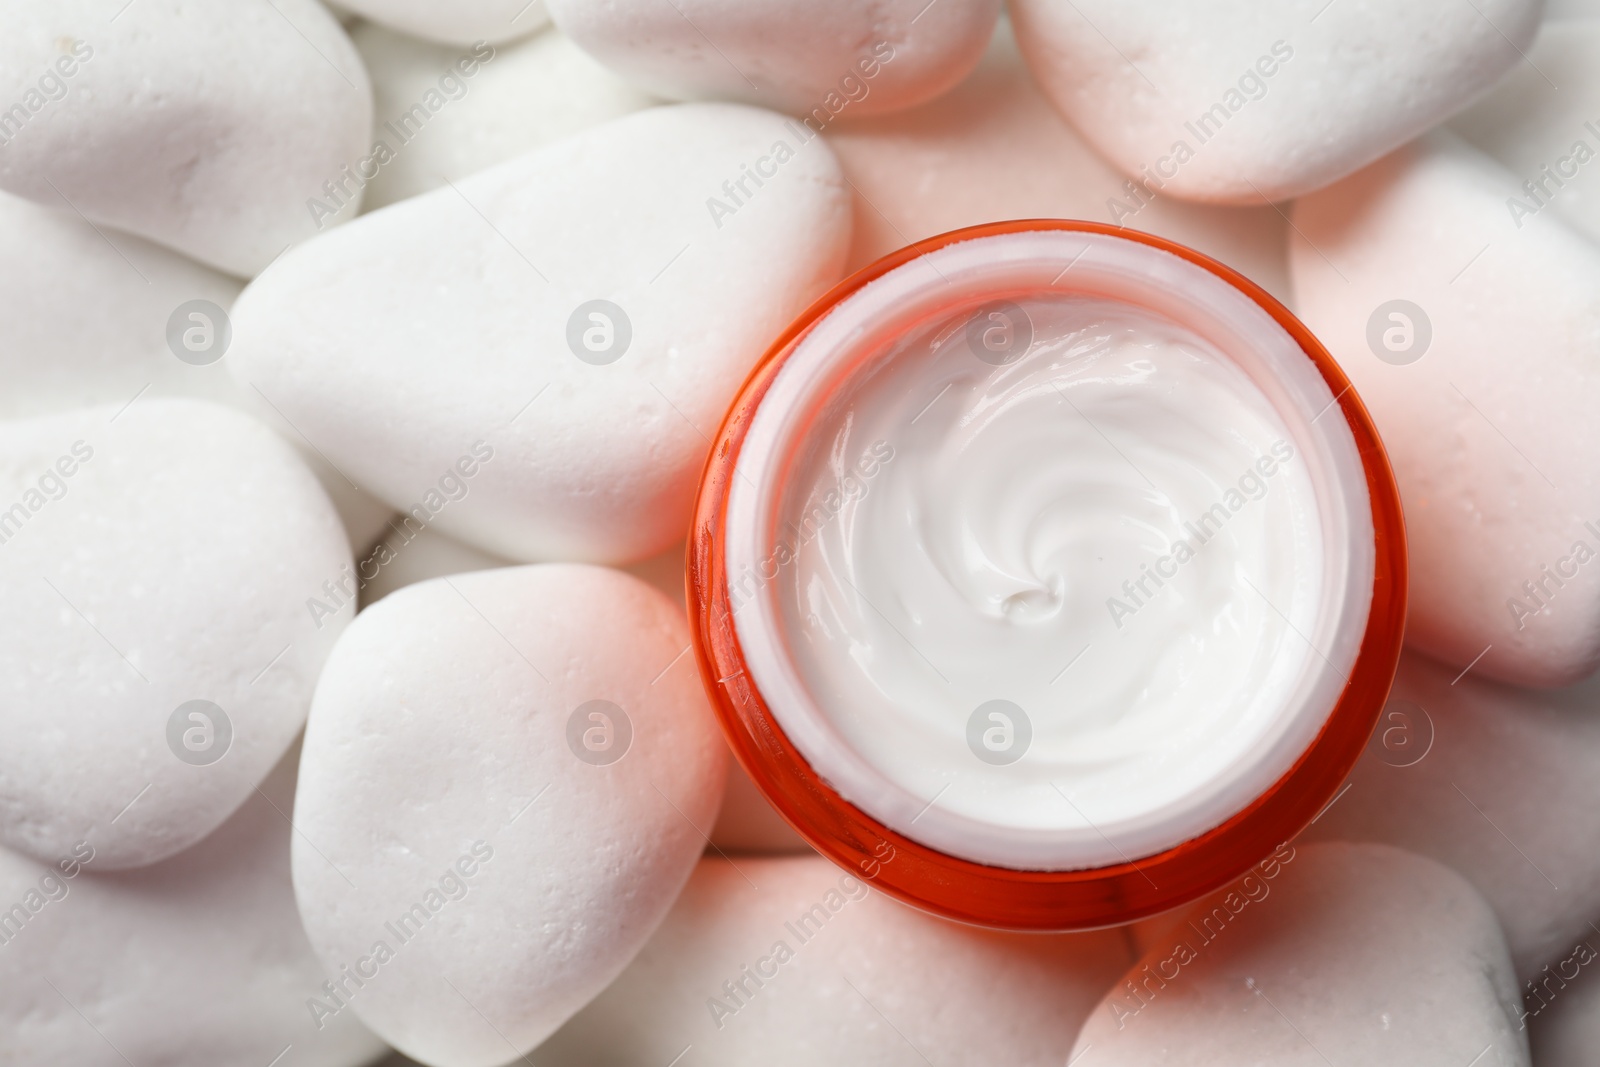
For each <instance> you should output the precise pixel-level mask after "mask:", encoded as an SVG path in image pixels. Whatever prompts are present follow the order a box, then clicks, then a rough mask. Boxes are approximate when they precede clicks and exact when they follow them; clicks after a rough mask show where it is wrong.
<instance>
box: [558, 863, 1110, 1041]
mask: <svg viewBox="0 0 1600 1067" xmlns="http://www.w3.org/2000/svg"><path fill="white" fill-rule="evenodd" d="M1130 958H1131V955H1130V953H1129V949H1128V943H1127V940H1126V939H1125V938H1124V937H1123V935H1122V932H1121V931H1119V930H1101V931H1096V932H1094V933H1087V934H1066V935H1048V934H1046V935H1040V934H1008V933H1002V932H999V931H995V930H982V929H978V928H976V927H971V926H964V925H961V924H958V923H951V922H946V921H945V920H943V919H936V918H934V917H932V916H929V915H926V914H924V913H922V912H919V911H915V910H913V909H911V908H908V907H906V906H904V905H902V904H899V903H898V902H895V901H893V900H891V899H889V898H888V897H887V896H885V895H884V894H882V893H880V892H878V891H876V890H874V889H872V888H871V884H870V882H867V881H864V880H862V879H858V878H856V877H854V876H853V875H851V874H849V873H848V872H845V871H843V870H840V869H839V868H838V867H836V866H834V865H833V864H832V863H829V862H828V861H827V860H824V859H822V858H821V857H820V856H810V857H802V856H795V857H782V858H776V857H775V858H758V857H743V858H738V859H735V860H733V861H732V862H729V861H728V860H724V859H720V858H707V859H705V860H702V861H701V863H700V866H699V868H698V869H697V870H696V871H695V875H694V878H693V879H691V880H690V882H689V885H688V888H687V889H685V890H684V892H683V895H682V896H681V897H680V898H679V899H678V903H677V904H676V905H675V906H674V907H673V909H672V913H671V914H670V915H669V916H668V917H667V920H666V922H664V923H663V924H662V925H661V929H660V930H659V931H657V933H656V936H655V937H653V938H652V939H651V940H650V943H649V944H648V945H646V946H645V948H644V950H643V951H642V952H640V953H639V955H638V958H636V959H635V960H634V962H633V963H632V964H631V965H630V966H629V967H628V969H627V970H626V971H624V972H623V973H622V977H620V978H618V979H617V981H616V982H615V983H613V984H612V986H611V987H610V988H609V989H607V990H606V991H605V993H603V994H602V995H601V996H600V997H599V998H598V999H597V1000H595V1002H594V1003H593V1004H591V1005H590V1006H589V1007H588V1008H586V1009H584V1010H583V1011H582V1012H580V1013H579V1014H578V1015H577V1017H576V1018H574V1019H573V1020H572V1021H571V1022H570V1023H568V1024H567V1025H566V1026H565V1027H563V1028H562V1030H561V1031H560V1032H559V1033H558V1034H556V1036H555V1037H554V1038H552V1039H551V1040H550V1041H549V1042H547V1043H546V1044H545V1045H544V1046H543V1047H542V1048H540V1049H539V1050H538V1053H537V1055H536V1057H535V1059H536V1060H537V1062H538V1063H539V1064H540V1065H541V1067H569V1065H571V1067H577V1065H587V1064H594V1063H656V1062H660V1063H663V1064H665V1063H668V1062H670V1061H671V1059H672V1057H673V1056H676V1055H678V1054H679V1053H681V1052H682V1051H683V1049H684V1047H685V1046H690V1047H691V1048H692V1049H693V1051H692V1052H691V1053H690V1055H691V1056H693V1057H694V1059H693V1062H694V1063H696V1064H700V1065H702V1067H735V1065H742V1064H750V1063H761V1064H771V1065H772V1067H787V1065H791V1064H793V1065H800V1064H806V1065H811V1064H822V1063H838V1064H874V1065H906V1067H926V1065H927V1064H928V1063H938V1064H1000V1063H1004V1064H1062V1063H1066V1062H1067V1052H1068V1049H1069V1048H1070V1047H1071V1045H1072V1040H1073V1037H1074V1036H1075V1035H1076V1033H1077V1031H1078V1027H1079V1026H1080V1025H1081V1024H1082V1022H1083V1019H1084V1016H1085V1015H1086V1014H1087V1013H1088V1012H1089V1010H1090V1009H1091V1008H1092V1007H1093V1005H1094V1003H1095V1001H1096V1000H1097V999H1098V998H1099V997H1100V995H1101V994H1102V993H1103V992H1104V991H1105V989H1106V987H1107V986H1108V985H1109V984H1110V983H1111V981H1112V980H1113V979H1114V978H1115V976H1116V975H1117V974H1119V973H1120V972H1121V971H1122V969H1123V968H1124V967H1126V966H1127V964H1128V961H1129V959H1130ZM741 986H742V991H741V988H740V987H741ZM686 1059H687V1058H686Z"/></svg>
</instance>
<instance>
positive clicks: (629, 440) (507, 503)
mask: <svg viewBox="0 0 1600 1067" xmlns="http://www.w3.org/2000/svg"><path fill="white" fill-rule="evenodd" d="M780 141H781V142H784V143H786V144H787V145H788V146H789V148H788V151H789V152H792V153H793V154H792V157H786V161H785V162H782V163H781V164H778V163H776V156H775V155H774V154H773V148H774V145H775V144H776V143H778V142H780ZM778 154H782V153H778ZM761 159H767V160H768V161H769V164H771V165H772V169H775V170H776V171H777V176H776V177H775V178H771V177H769V178H767V179H765V183H764V185H762V186H759V187H758V186H756V185H755V184H754V183H753V182H750V181H747V182H746V186H745V188H746V190H747V191H748V192H749V194H750V195H749V197H748V198H747V199H746V198H743V197H741V198H739V203H738V204H737V205H732V204H731V202H727V203H728V206H727V209H726V212H725V213H721V214H716V215H714V214H713V212H712V210H711V209H710V208H709V207H708V201H709V200H710V199H711V198H720V197H724V196H726V195H727V194H726V193H725V192H724V190H723V186H724V183H731V182H733V181H737V180H740V179H741V175H742V174H743V173H745V172H744V171H743V170H742V169H741V168H745V167H748V166H750V165H754V164H756V163H757V162H758V161H759V160H761ZM718 202H719V203H724V201H721V200H719V201H718ZM849 230H850V215H849V201H848V199H847V197H846V194H845V191H844V183H843V179H842V178H841V177H840V174H839V171H838V167H837V164H836V163H835V161H834V158H833V154H832V153H831V152H830V151H829V150H828V148H827V146H826V145H824V144H822V143H821V141H820V139H813V140H812V141H810V142H806V143H801V142H800V140H799V138H798V136H797V135H796V133H795V132H794V127H793V126H792V125H791V124H790V123H788V122H787V121H786V120H784V119H783V118H781V117H780V116H778V115H774V114H772V113H771V112H765V111H758V110H755V109H753V108H746V107H741V106H738V105H732V104H686V105H680V106H676V107H659V108H651V109H649V110H646V111H642V112H639V113H637V114H634V115H629V116H626V117H624V118H621V119H617V120H615V121H614V122H610V123H607V124H605V125H603V126H599V127H596V128H595V129H593V130H590V131H587V132H585V133H582V134H579V135H577V136H575V137H572V138H568V139H566V140H564V141H560V142H558V143H556V144H553V145H549V146H546V147H545V148H542V149H538V150H536V151H534V152H531V153H528V154H527V155H524V156H520V157H518V158H517V159H515V160H512V161H511V162H509V163H505V164H502V165H500V166H498V167H495V168H493V169H491V170H488V171H484V172H482V173H480V174H478V175H476V176H474V177H472V178H468V179H465V180H463V181H461V182H459V183H457V184H456V186H455V187H454V188H444V189H439V190H436V191H434V192H432V193H428V194H425V195H423V196H420V197H416V198H414V199H412V200H408V201H404V202H402V203H400V204H395V205H393V206H391V207H390V208H388V209H385V210H383V211H379V212H375V213H374V214H372V215H368V216H365V217H363V218H360V219H357V220H355V221H354V222H353V223H350V224H349V225H346V226H342V227H339V228H338V229H337V230H334V231H330V232H329V233H328V234H327V235H326V236H324V237H323V238H322V239H320V240H318V241H315V242H312V243H310V244H307V245H305V246H303V247H301V248H297V249H294V250H293V251H291V252H290V253H289V254H287V255H286V256H284V257H283V259H281V260H279V261H278V262H277V263H276V264H275V265H274V266H273V267H272V269H271V270H269V271H268V272H267V273H266V274H264V275H262V277H261V278H259V279H257V280H256V281H255V282H254V283H253V284H251V285H250V286H248V287H247V288H246V289H245V291H244V293H243V295H241V296H240V298H239V302H238V304H237V305H236V306H235V309H234V337H235V340H234V344H235V346H236V352H235V356H236V359H235V360H233V361H231V362H232V366H233V370H234V373H235V374H236V375H237V376H239V377H240V379H241V380H242V381H245V382H248V383H250V384H252V385H254V386H255V387H257V388H260V389H262V390H263V391H264V392H265V393H266V394H267V395H269V396H271V397H272V398H273V400H274V401H275V402H276V403H277V405H278V406H279V407H280V408H281V409H282V410H283V412H284V414H285V415H287V416H288V417H289V418H290V419H291V420H293V422H294V424H295V426H296V427H297V428H298V429H299V430H300V431H301V432H302V433H304V434H305V436H306V437H307V438H308V439H309V440H310V441H311V442H312V443H314V444H315V445H316V447H317V448H318V449H319V450H320V451H321V452H323V453H324V454H326V455H327V456H328V458H329V459H330V460H332V461H333V462H334V463H335V464H337V465H338V466H339V468H340V469H341V470H343V471H345V472H346V473H347V474H349V475H350V476H351V477H352V478H353V479H354V480H355V481H356V482H357V483H358V484H360V485H362V486H364V487H366V488H369V489H371V490H373V491H374V492H376V493H377V494H378V495H379V496H381V497H382V498H383V499H385V500H388V501H389V502H390V503H391V504H392V505H394V506H395V507H397V508H399V509H400V510H401V511H403V512H410V513H416V514H419V517H421V518H423V519H425V520H426V521H428V522H431V523H432V524H434V525H436V527H437V528H438V529H439V530H440V531H441V532H443V533H447V534H450V535H451V536H454V537H457V538H459V539H461V540H463V541H466V542H468V543H470V544H473V545H475V546H477V547H479V548H481V549H484V550H486V551H489V552H493V553H496V554H499V555H502V556H506V557H508V558H513V559H519V560H539V559H582V560H590V561H598V562H615V563H625V562H631V561H633V560H638V559H643V558H646V557H648V556H651V555H654V554H656V553H658V552H661V551H664V550H665V549H667V548H668V547H670V546H671V545H672V544H673V543H675V542H676V541H679V540H680V539H682V537H683V535H684V532H685V531H686V530H687V529H688V524H689V512H690V508H691V504H692V500H693V496H694V491H695V487H696V485H697V483H698V481H699V477H700V471H701V466H702V463H703V461H704V459H705V455H706V450H707V447H708V444H709V440H710V435H711V434H713V433H715V432H716V429H717V426H718V423H719V422H720V420H721V418H722V415H723V413H724V411H725V410H726V408H727V405H728V403H729V402H730V401H731V400H732V398H733V394H734V392H735V390H736V389H737V388H738V386H739V384H740V382H741V381H742V380H743V378H744V376H745V374H746V372H747V371H748V370H749V368H750V365H751V364H752V363H753V362H754V361H755V360H756V359H757V358H758V357H759V356H760V354H761V352H762V351H763V350H764V349H765V348H766V347H767V346H768V345H769V344H770V343H771V341H772V340H773V338H775V337H776V336H777V334H778V333H779V332H780V331H781V330H782V329H783V327H784V326H786V325H787V324H788V323H789V321H790V320H791V319H792V318H793V316H794V315H795V314H796V313H798V312H799V311H800V310H801V309H802V308H804V307H805V305H806V304H807V303H808V302H809V301H810V300H812V299H813V298H814V297H816V296H818V295H820V293H821V292H822V291H823V290H824V289H825V288H826V287H827V286H828V285H830V284H832V283H833V282H834V281H836V280H837V279H838V276H839V272H840V269H841V267H842V264H843V260H844V256H845V253H846V248H847V245H848V242H849ZM597 301H604V302H608V303H598V304H597V303H595V302H597ZM580 356H581V358H580ZM474 457H476V458H474ZM463 464H464V466H463ZM457 470H460V471H462V472H463V474H460V475H458V474H457V473H456V471H457ZM468 470H470V471H471V472H472V473H471V474H470V476H465V472H466V471H468ZM457 483H460V484H457ZM419 507H420V508H422V511H421V512H420V513H419V512H417V509H418V508H419Z"/></svg>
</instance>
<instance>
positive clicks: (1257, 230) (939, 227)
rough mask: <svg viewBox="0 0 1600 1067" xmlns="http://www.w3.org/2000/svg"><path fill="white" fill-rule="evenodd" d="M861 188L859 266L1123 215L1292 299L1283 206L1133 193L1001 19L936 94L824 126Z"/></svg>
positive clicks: (855, 260)
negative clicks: (953, 235)
mask: <svg viewBox="0 0 1600 1067" xmlns="http://www.w3.org/2000/svg"><path fill="white" fill-rule="evenodd" d="M826 137H827V140H828V143H829V145H831V146H832V147H833V150H834V151H835V152H836V153H838V156H839V161H840V163H841V165H842V166H843V167H844V170H845V174H846V176H847V177H848V178H849V179H850V184H851V186H852V187H853V192H854V194H855V216H856V227H855V246H854V248H853V249H852V251H851V255H850V265H851V267H852V268H856V267H863V266H865V265H867V264H868V263H871V262H872V261H873V260H875V259H877V258H878V257H880V256H883V255H887V254H888V253H890V252H893V251H894V250H896V249H898V248H900V247H901V246H903V245H906V244H909V243H910V242H912V241H920V240H922V239H923V238H925V237H932V236H933V235H935V234H939V233H944V232H946V231H948V230H954V229H959V228H961V227H963V226H975V225H978V224H980V223H986V222H994V221H997V220H1000V219H1034V218H1076V219H1089V220H1092V221H1095V222H1103V223H1122V224H1125V225H1127V226H1129V227H1131V228H1134V229H1139V230H1145V231H1148V232H1150V233H1155V234H1159V235H1161V236H1163V237H1168V238H1171V239H1172V240H1174V241H1178V242H1180V243H1182V244H1186V245H1190V246H1192V247H1194V248H1196V249H1199V250H1200V251H1202V252H1205V253H1207V254H1208V255H1212V256H1215V257H1217V258H1218V259H1220V260H1222V261H1223V262H1224V263H1227V264H1228V265H1229V266H1231V267H1233V268H1234V269H1235V270H1238V271H1240V272H1242V273H1243V274H1245V275H1248V276H1249V277H1250V278H1251V279H1252V280H1253V281H1255V282H1256V283H1258V284H1259V285H1261V286H1263V287H1265V288H1266V289H1267V290H1268V291H1270V292H1272V293H1273V294H1274V295H1276V296H1277V297H1279V298H1280V299H1283V298H1285V297H1286V296H1287V294H1288V292H1289V268H1288V264H1287V262H1286V259H1285V239H1284V234H1285V232H1286V231H1287V229H1288V227H1287V226H1286V225H1285V224H1284V221H1283V217H1282V216H1281V215H1279V214H1278V213H1277V212H1276V211H1274V210H1273V209H1272V208H1270V207H1217V206H1214V205H1210V204H1191V203H1187V202H1185V201H1182V200H1178V199H1176V198H1174V197H1170V196H1159V195H1158V196H1156V197H1155V198H1154V199H1148V198H1135V197H1134V196H1132V195H1131V194H1130V193H1129V191H1128V187H1127V181H1128V179H1127V178H1125V177H1124V176H1123V175H1122V174H1121V173H1119V172H1118V171H1117V170H1116V169H1115V168H1113V167H1112V166H1111V165H1110V164H1109V163H1107V162H1106V161H1105V160H1104V159H1103V158H1101V157H1100V156H1099V155H1098V154H1097V153H1096V152H1095V150H1094V149H1093V148H1091V147H1089V145H1088V144H1086V143H1085V142H1084V140H1083V138H1082V137H1081V136H1079V135H1078V133H1077V132H1076V131H1075V130H1073V128H1072V127H1071V126H1069V125H1068V124H1067V122H1066V120H1065V119H1063V118H1062V117H1061V115H1060V114H1059V113H1058V112H1057V111H1056V110H1055V109H1054V108H1053V107H1051V106H1050V103H1049V101H1047V100H1046V99H1045V98H1044V96H1043V94H1041V93H1040V91H1039V86H1038V85H1037V83H1035V82H1034V80H1033V77H1032V76H1031V75H1030V74H1029V73H1028V69H1027V67H1026V66H1024V65H1023V62H1022V58H1021V57H1020V56H1019V55H1018V54H1017V46H1016V41H1015V40H1014V39H1013V37H1012V34H1011V30H1010V27H1009V26H1008V25H1006V24H1005V23H1001V25H1000V26H999V28H998V29H997V30H996V32H995V35H994V39H993V40H992V41H991V42H990V45H989V48H988V51H987V52H986V53H985V54H984V57H983V61H982V62H981V63H979V64H978V67H977V69H976V70H974V71H973V73H972V75H971V77H969V78H967V79H966V80H965V81H964V82H962V83H961V84H960V85H958V86H957V87H956V88H955V89H954V90H952V91H951V92H950V93H949V94H948V95H946V96H943V97H940V98H939V99H938V100H936V101H933V102H932V103H928V104H924V105H922V106H921V107H916V108H912V109H910V110H907V111H902V112H899V113H897V114H894V115H884V116H881V117H878V118H867V119H862V120H859V121H848V122H840V123H838V124H836V125H833V126H829V127H827V133H826Z"/></svg>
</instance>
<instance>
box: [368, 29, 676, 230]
mask: <svg viewBox="0 0 1600 1067" xmlns="http://www.w3.org/2000/svg"><path fill="white" fill-rule="evenodd" d="M351 39H352V40H354V41H355V45H356V48H357V49H358V50H359V51H360V52H361V58H362V59H363V60H364V61H365V62H366V65H367V71H368V73H370V74H371V76H372V89H373V96H374V99H375V101H376V106H375V109H374V111H375V125H374V127H373V133H372V139H373V143H374V144H377V143H380V142H381V143H383V144H384V145H386V146H387V147H388V148H389V149H390V150H391V154H392V158H391V159H389V160H388V161H387V162H385V163H383V164H382V166H380V167H378V168H377V173H376V174H375V176H374V177H373V178H372V180H371V181H370V182H369V183H368V184H367V187H366V189H365V192H364V195H363V199H362V201H361V203H362V208H363V210H366V211H371V210H373V209H375V208H380V207H383V206H384V205H385V204H392V203H394V202H395V201H397V200H404V199H406V198H407V197H412V196H418V195H420V194H422V193H425V192H428V191H429V190H430V189H437V188H439V187H440V186H443V185H445V184H446V183H447V182H451V181H460V180H461V179H462V178H465V177H466V176H467V175H469V174H474V173H476V172H478V171H480V170H485V169H487V168H489V167H492V166H494V165H495V164H496V163H504V162H505V161H506V160H508V159H512V158H513V157H515V156H519V155H521V154H522V153H524V152H527V151H530V150H531V149H534V148H537V147H539V146H540V145H543V144H547V143H549V142H551V141H555V140H559V139H560V138H562V137H567V136H570V135H571V134H574V133H578V132H580V131H582V130H585V129H588V128H589V127H590V126H595V125H598V124H600V123H602V122H606V121H608V120H610V119H614V118H619V117H621V116H623V115H626V114H628V113H630V112H633V111H639V110H641V109H643V108H646V107H650V106H651V105H653V104H654V103H656V100H655V99H654V98H653V97H651V96H650V95H649V94H648V93H645V92H643V91H642V90H639V89H636V88H634V87H633V86H632V85H629V84H628V83H627V82H625V81H623V80H622V79H621V78H619V77H617V76H616V75H615V74H612V73H611V72H610V71H609V70H607V69H606V68H605V67H602V66H601V65H600V64H599V63H596V62H595V61H594V60H593V59H591V58H589V55H588V53H586V52H584V51H583V50H582V49H580V48H579V47H578V46H577V45H575V44H573V43H572V42H571V41H569V40H567V38H566V37H565V36H563V35H562V34H561V32H560V31H559V30H556V29H553V28H547V29H545V30H544V31H543V32H540V33H538V34H535V35H534V36H533V37H530V38H529V39H527V40H525V41H517V42H515V43H511V44H502V45H499V46H495V45H490V44H480V45H476V46H469V47H452V46H449V45H440V44H433V43H430V42H427V41H419V40H417V39H415V38H413V37H406V36H403V35H401V34H398V33H395V32H394V31H393V30H389V29H386V28H384V27H382V26H379V25H376V24H373V23H367V24H364V25H362V26H359V27H358V28H357V29H356V30H355V31H354V32H353V33H352V34H351Z"/></svg>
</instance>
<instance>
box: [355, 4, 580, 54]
mask: <svg viewBox="0 0 1600 1067" xmlns="http://www.w3.org/2000/svg"><path fill="white" fill-rule="evenodd" d="M340 6H341V7H343V8H344V9H345V10H347V11H351V12H353V13H355V14H358V15H361V16H363V17H365V18H369V19H371V20H372V21H373V22H377V23H381V24H382V25H384V26H388V27H389V28H391V29H394V30H399V31H400V32H401V33H406V34H410V35H411V36H413V37H420V38H422V39H423V40H427V41H437V42H439V43H440V44H453V45H470V44H475V43H477V42H478V41H485V42H487V43H489V44H499V43H500V42H501V41H509V40H513V39H514V38H517V37H523V36H526V35H527V34H530V33H532V32H533V31H535V30H537V29H538V28H539V27H541V26H543V25H544V24H545V23H546V22H547V21H548V20H549V18H550V16H549V15H547V14H546V13H545V9H544V4H543V3H542V2H541V0H341V4H340Z"/></svg>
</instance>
